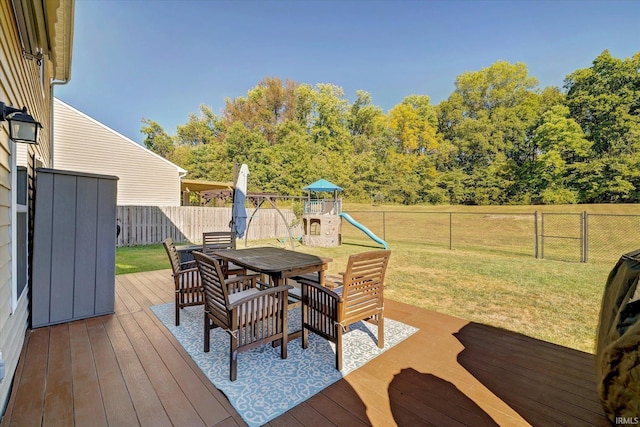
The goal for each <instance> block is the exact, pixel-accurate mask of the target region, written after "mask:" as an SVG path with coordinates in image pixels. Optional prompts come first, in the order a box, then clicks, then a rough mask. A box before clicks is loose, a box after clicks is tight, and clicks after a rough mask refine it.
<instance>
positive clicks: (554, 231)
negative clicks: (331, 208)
mask: <svg viewBox="0 0 640 427" xmlns="http://www.w3.org/2000/svg"><path fill="white" fill-rule="evenodd" d="M348 213H349V215H351V216H352V217H353V218H354V219H355V220H356V221H358V222H360V223H361V224H363V225H364V226H366V227H367V228H368V229H369V230H371V231H372V232H373V233H374V234H376V235H377V236H378V237H380V238H382V239H383V240H385V241H387V242H388V243H390V244H393V243H394V242H405V243H424V244H428V245H433V246H440V247H445V248H449V249H466V250H480V251H493V252H496V253H507V254H513V255H523V256H533V257H535V258H541V259H542V258H544V259H552V260H558V261H570V262H590V263H604V264H611V263H615V262H616V261H617V260H618V259H619V258H620V255H622V254H624V253H627V252H630V251H632V250H634V249H638V248H640V235H639V234H638V233H636V230H638V227H640V215H613V214H611V215H609V214H588V213H587V212H580V213H546V212H531V213H504V212H496V213H486V212H485V213H468V212H419V211H415V212H407V211H350V212H348ZM365 239H366V236H365V235H364V234H363V233H362V231H360V230H358V229H357V228H355V227H352V226H350V225H349V224H347V223H345V222H343V224H342V241H343V242H345V243H348V242H349V241H353V242H358V243H362V242H363V241H366V240H365ZM372 244H373V243H372Z"/></svg>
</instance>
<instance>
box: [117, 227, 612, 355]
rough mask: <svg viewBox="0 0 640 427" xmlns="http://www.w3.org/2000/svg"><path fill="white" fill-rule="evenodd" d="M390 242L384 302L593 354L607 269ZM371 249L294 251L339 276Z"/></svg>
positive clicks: (120, 255)
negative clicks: (324, 261)
mask: <svg viewBox="0 0 640 427" xmlns="http://www.w3.org/2000/svg"><path fill="white" fill-rule="evenodd" d="M389 243H390V245H391V249H392V257H391V261H390V264H389V268H388V272H387V280H386V285H387V287H386V294H385V297H386V298H389V299H392V300H396V301H400V302H405V303H409V304H411V305H414V306H418V307H421V308H426V309H429V310H433V311H437V312H441V313H445V314H450V315H454V316H457V317H460V318H463V319H467V320H471V321H474V322H478V323H483V324H487V325H492V326H496V327H500V328H504V329H508V330H511V331H514V332H519V333H522V334H525V335H528V336H531V337H534V338H538V339H541V340H544V341H549V342H552V343H556V344H560V345H562V346H566V347H569V348H574V349H577V350H582V351H585V352H588V353H593V352H594V349H595V334H596V327H597V322H598V314H599V310H600V300H601V297H602V290H603V289H604V285H605V282H606V279H607V275H608V273H609V271H610V270H611V268H612V267H613V265H593V264H583V263H571V262H562V261H550V260H540V259H535V258H533V257H523V256H511V255H507V254H500V253H489V252H486V251H484V252H479V251H472V250H469V251H465V250H457V249H454V250H449V249H446V248H440V247H434V246H428V245H423V244H416V243H406V242H394V241H393V240H392V239H389ZM277 244H278V242H277V241H275V240H269V241H255V242H250V245H255V246H257V245H277ZM239 247H240V248H241V247H244V242H242V243H239ZM374 247H375V246H374V245H373V242H372V241H371V240H368V239H366V238H365V237H363V238H355V237H350V238H349V241H348V242H343V244H342V245H341V246H338V247H335V248H315V247H306V246H301V245H297V246H296V250H297V251H304V252H308V253H312V254H316V255H322V256H327V257H331V258H333V260H334V261H333V262H332V263H331V265H330V272H331V273H338V272H340V271H342V269H344V266H345V265H346V261H347V258H348V256H349V255H350V254H351V253H356V252H361V251H366V250H371V249H373V248H374ZM116 264H117V272H118V274H122V273H130V272H136V271H145V270H154V269H167V268H169V263H168V260H167V256H166V254H165V252H164V249H163V248H162V246H161V245H150V246H139V247H130V248H119V249H118V251H117V259H116Z"/></svg>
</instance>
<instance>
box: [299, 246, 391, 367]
mask: <svg viewBox="0 0 640 427" xmlns="http://www.w3.org/2000/svg"><path fill="white" fill-rule="evenodd" d="M390 255H391V251H388V250H377V251H369V252H363V253H359V254H354V255H351V256H350V257H349V261H348V263H347V268H346V271H345V272H344V273H342V277H341V278H340V279H338V280H337V281H336V282H337V283H333V284H330V283H326V286H322V285H320V283H318V281H317V279H316V278H315V277H314V276H309V275H306V276H299V277H296V278H294V280H296V281H297V282H298V283H300V285H301V287H302V348H305V349H306V348H307V346H308V344H309V332H314V333H316V334H318V335H320V336H321V337H324V338H326V339H327V340H329V341H331V342H333V343H335V345H336V369H337V370H342V335H343V333H344V332H345V331H346V330H347V328H348V326H349V325H351V324H353V323H355V322H358V321H361V320H366V321H368V322H371V323H373V324H376V325H377V326H378V347H379V348H383V347H384V294H383V288H384V276H385V273H386V270H387V264H388V262H389V256H390ZM330 287H331V288H332V289H330Z"/></svg>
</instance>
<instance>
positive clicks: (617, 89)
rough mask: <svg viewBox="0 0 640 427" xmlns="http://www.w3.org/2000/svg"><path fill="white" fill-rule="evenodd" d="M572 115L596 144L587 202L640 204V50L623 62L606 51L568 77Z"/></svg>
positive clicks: (585, 183)
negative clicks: (639, 200)
mask: <svg viewBox="0 0 640 427" xmlns="http://www.w3.org/2000/svg"><path fill="white" fill-rule="evenodd" d="M565 89H566V90H567V96H566V102H567V105H568V106H569V110H570V113H571V117H572V118H574V119H575V121H576V122H578V124H579V125H580V126H581V127H582V129H583V130H584V133H585V135H586V137H587V139H589V140H590V141H591V142H592V143H593V146H592V155H591V161H590V162H589V163H590V164H589V166H588V170H587V173H588V174H589V180H581V184H582V185H581V187H582V188H581V194H582V199H581V201H582V202H590V203H602V202H604V203H606V202H629V201H637V200H638V196H639V195H640V194H639V192H640V179H639V177H638V169H637V165H638V164H639V163H640V52H638V53H636V54H635V55H634V56H633V57H632V58H627V59H624V60H620V59H617V58H614V57H612V56H611V54H610V53H609V52H608V51H606V50H605V51H604V52H603V53H602V54H600V55H599V56H598V57H597V58H596V59H595V60H594V61H593V64H592V66H591V67H590V68H586V69H581V70H577V71H575V72H574V73H572V74H570V75H569V76H567V78H566V79H565Z"/></svg>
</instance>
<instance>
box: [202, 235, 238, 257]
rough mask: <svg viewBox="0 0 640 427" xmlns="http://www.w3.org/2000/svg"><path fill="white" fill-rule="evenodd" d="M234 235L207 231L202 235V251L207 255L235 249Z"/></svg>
mask: <svg viewBox="0 0 640 427" xmlns="http://www.w3.org/2000/svg"><path fill="white" fill-rule="evenodd" d="M235 248H236V234H235V233H234V232H232V231H207V232H205V233H202V251H203V252H204V253H205V254H207V253H209V252H211V251H215V250H218V249H235Z"/></svg>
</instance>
